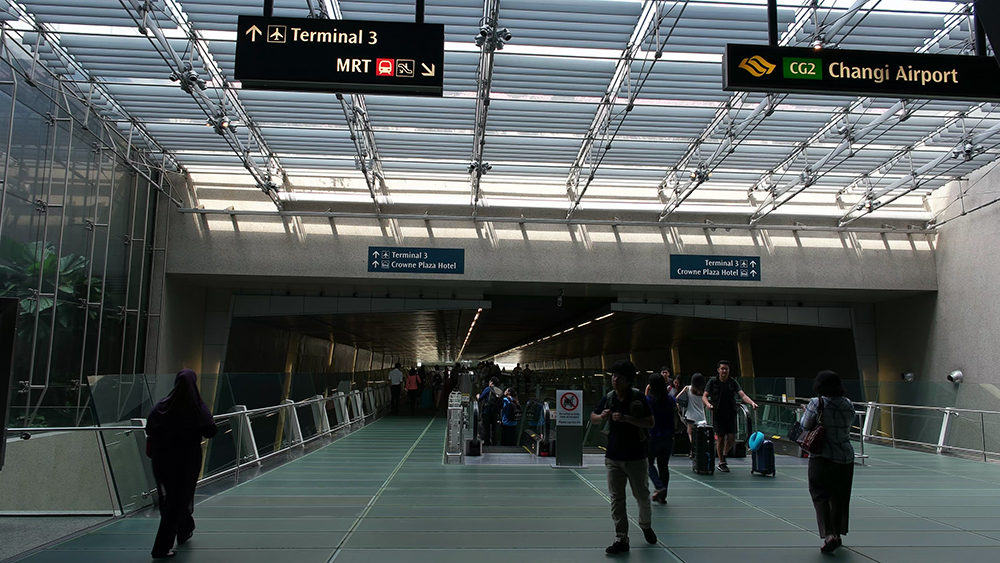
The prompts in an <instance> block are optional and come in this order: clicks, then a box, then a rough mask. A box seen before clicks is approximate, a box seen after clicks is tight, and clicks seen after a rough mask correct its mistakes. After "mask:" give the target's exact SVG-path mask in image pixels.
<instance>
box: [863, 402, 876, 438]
mask: <svg viewBox="0 0 1000 563" xmlns="http://www.w3.org/2000/svg"><path fill="white" fill-rule="evenodd" d="M877 408H878V407H877V406H876V405H875V403H873V402H871V401H868V403H867V404H866V405H865V424H864V426H863V427H862V430H861V442H862V443H864V441H865V440H868V439H870V438H871V437H872V425H873V424H874V423H875V409H877Z"/></svg>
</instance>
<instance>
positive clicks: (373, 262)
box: [372, 260, 378, 268]
mask: <svg viewBox="0 0 1000 563" xmlns="http://www.w3.org/2000/svg"><path fill="white" fill-rule="evenodd" d="M372 266H375V267H376V268H378V260H373V261H372Z"/></svg>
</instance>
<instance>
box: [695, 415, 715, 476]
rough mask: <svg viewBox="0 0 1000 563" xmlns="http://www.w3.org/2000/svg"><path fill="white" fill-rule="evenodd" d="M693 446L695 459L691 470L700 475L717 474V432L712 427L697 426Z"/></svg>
mask: <svg viewBox="0 0 1000 563" xmlns="http://www.w3.org/2000/svg"><path fill="white" fill-rule="evenodd" d="M692 438H693V443H692V444H691V446H692V450H693V452H694V457H693V458H692V459H691V469H693V470H694V472H695V473H697V474H699V475H714V474H715V430H714V429H713V428H712V427H711V426H696V427H695V428H694V432H693V433H692Z"/></svg>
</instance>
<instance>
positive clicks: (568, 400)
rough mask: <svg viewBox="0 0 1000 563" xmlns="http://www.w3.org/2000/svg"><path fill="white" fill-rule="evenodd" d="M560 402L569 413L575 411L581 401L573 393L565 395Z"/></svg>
mask: <svg viewBox="0 0 1000 563" xmlns="http://www.w3.org/2000/svg"><path fill="white" fill-rule="evenodd" d="M559 402H560V404H561V405H562V408H563V410H567V411H575V410H576V407H579V406H580V401H579V400H578V399H577V398H576V395H575V394H573V393H566V394H564V395H563V396H562V398H561V399H560V400H559Z"/></svg>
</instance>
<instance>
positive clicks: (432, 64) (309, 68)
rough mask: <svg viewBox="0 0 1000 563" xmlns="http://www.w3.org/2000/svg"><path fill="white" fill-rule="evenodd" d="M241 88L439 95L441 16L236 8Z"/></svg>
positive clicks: (441, 41)
mask: <svg viewBox="0 0 1000 563" xmlns="http://www.w3.org/2000/svg"><path fill="white" fill-rule="evenodd" d="M235 71H236V72H235V75H236V79H237V80H239V81H240V82H241V83H242V85H243V87H244V88H249V89H261V90H311V91H319V92H343V93H350V92H354V93H365V94H376V93H378V94H409V95H419V96H441V95H442V93H443V91H444V78H443V76H442V75H443V74H444V26H443V25H441V24H425V23H404V22H372V21H360V20H325V19H310V18H268V17H260V16H240V17H239V23H238V24H237V27H236V69H235Z"/></svg>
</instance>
